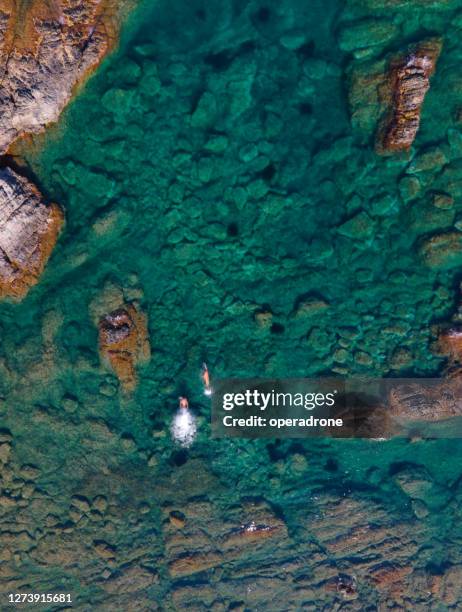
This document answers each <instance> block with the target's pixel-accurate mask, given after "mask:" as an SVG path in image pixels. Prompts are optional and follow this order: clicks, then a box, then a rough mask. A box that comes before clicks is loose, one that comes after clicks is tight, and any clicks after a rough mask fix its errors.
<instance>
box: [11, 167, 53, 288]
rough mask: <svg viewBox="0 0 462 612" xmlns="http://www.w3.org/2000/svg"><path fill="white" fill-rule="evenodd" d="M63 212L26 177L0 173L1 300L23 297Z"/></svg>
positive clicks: (50, 245)
mask: <svg viewBox="0 0 462 612" xmlns="http://www.w3.org/2000/svg"><path fill="white" fill-rule="evenodd" d="M62 224H63V213H62V211H61V209H60V208H59V206H57V205H56V204H50V205H46V204H45V203H44V201H43V197H42V195H41V194H40V192H39V191H38V189H37V188H36V187H35V186H34V185H33V184H32V183H30V182H29V181H28V180H27V179H26V178H24V177H23V176H20V175H19V174H16V173H15V172H13V170H10V169H9V168H5V169H3V170H0V297H13V298H22V297H23V296H24V295H25V294H26V293H27V291H28V289H29V288H30V287H31V286H32V285H35V283H36V282H37V280H38V277H39V276H40V274H41V273H42V271H43V268H44V267H45V264H46V262H47V260H48V258H49V256H50V254H51V251H52V250H53V247H54V245H55V243H56V239H57V237H58V234H59V231H60V229H61V226H62Z"/></svg>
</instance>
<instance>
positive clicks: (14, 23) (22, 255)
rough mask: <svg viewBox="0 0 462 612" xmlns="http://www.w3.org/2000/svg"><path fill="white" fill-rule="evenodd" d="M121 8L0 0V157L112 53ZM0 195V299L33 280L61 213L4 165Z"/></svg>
mask: <svg viewBox="0 0 462 612" xmlns="http://www.w3.org/2000/svg"><path fill="white" fill-rule="evenodd" d="M124 4H126V2H124V0H103V1H101V0H52V1H51V2H46V1H41V0H35V1H34V2H18V1H16V0H0V73H1V79H0V154H5V153H7V151H8V150H9V147H10V146H11V145H12V143H14V142H15V141H16V140H17V139H18V138H19V137H21V136H24V135H26V134H31V133H37V132H40V131H41V130H43V129H44V128H45V126H46V125H48V124H49V123H51V122H53V121H56V120H57V119H58V117H59V115H60V113H61V111H62V110H63V108H64V106H65V105H66V104H67V103H68V102H69V100H70V99H71V96H72V94H73V92H74V89H75V86H76V85H77V84H78V83H80V82H82V80H83V79H84V78H85V76H86V75H87V74H88V73H89V71H90V70H91V69H92V68H94V67H95V66H96V65H97V64H98V63H99V62H100V61H101V59H102V57H103V56H104V55H105V54H106V53H107V51H108V50H109V48H110V46H111V44H112V42H113V40H114V34H115V27H116V21H115V16H116V15H117V13H118V11H119V10H120V6H122V5H124ZM116 9H117V10H116ZM0 190H1V193H0V297H7V296H9V297H15V298H21V297H23V296H24V295H25V294H26V292H27V289H28V288H29V287H30V286H31V285H33V284H35V283H36V282H37V279H38V276H39V275H40V274H41V272H42V270H43V268H44V265H45V263H46V261H47V259H48V257H49V255H50V253H51V251H52V249H53V247H54V244H55V242H56V238H57V235H58V233H59V229H60V227H61V225H62V221H63V215H62V212H61V210H60V209H59V208H58V206H56V205H51V206H45V204H44V203H43V201H42V196H41V195H40V193H39V192H38V190H37V189H36V188H35V187H34V186H33V185H32V184H31V183H30V182H29V181H27V180H26V179H25V178H22V177H20V176H18V175H17V174H16V173H15V172H13V171H12V170H10V169H8V168H6V169H5V170H2V171H1V173H0Z"/></svg>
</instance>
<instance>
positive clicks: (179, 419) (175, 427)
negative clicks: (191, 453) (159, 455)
mask: <svg viewBox="0 0 462 612" xmlns="http://www.w3.org/2000/svg"><path fill="white" fill-rule="evenodd" d="M170 431H171V433H172V438H173V439H174V440H176V442H178V443H179V444H180V445H181V446H184V447H186V448H187V447H188V446H191V444H192V443H193V442H194V439H195V437H196V433H197V425H196V417H195V416H194V415H193V414H192V412H191V411H190V410H189V409H188V408H180V409H179V410H178V411H177V413H176V414H175V416H174V417H173V422H172V426H171V428H170Z"/></svg>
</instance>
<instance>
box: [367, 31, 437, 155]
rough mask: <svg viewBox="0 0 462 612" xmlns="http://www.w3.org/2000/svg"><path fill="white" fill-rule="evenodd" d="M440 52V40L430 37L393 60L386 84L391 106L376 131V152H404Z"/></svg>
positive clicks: (410, 140) (417, 122)
mask: <svg viewBox="0 0 462 612" xmlns="http://www.w3.org/2000/svg"><path fill="white" fill-rule="evenodd" d="M440 51H441V41H440V40H439V39H436V38H432V39H429V40H425V41H423V42H421V43H419V44H418V45H416V46H414V47H413V48H411V50H410V51H409V53H407V54H406V55H405V56H404V57H400V58H399V59H397V60H395V61H394V62H392V65H391V68H390V75H389V83H388V85H389V87H388V89H389V98H390V100H389V107H390V108H389V111H388V114H387V116H386V118H385V121H384V123H383V125H382V126H381V128H380V130H379V133H378V137H377V150H378V151H379V152H382V153H387V152H395V151H406V150H408V149H409V148H410V146H411V145H412V143H413V142H414V139H415V137H416V135H417V131H418V129H419V125H420V113H421V110H422V105H423V102H424V99H425V95H426V93H427V91H428V89H429V87H430V77H431V76H432V74H433V73H434V71H435V66H436V61H437V59H438V56H439V54H440Z"/></svg>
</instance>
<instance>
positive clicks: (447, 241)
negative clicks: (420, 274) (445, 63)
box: [420, 232, 462, 270]
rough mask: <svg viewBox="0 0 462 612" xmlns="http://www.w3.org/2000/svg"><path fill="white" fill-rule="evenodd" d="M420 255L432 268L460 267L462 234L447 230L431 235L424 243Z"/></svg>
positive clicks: (461, 260) (461, 261)
mask: <svg viewBox="0 0 462 612" xmlns="http://www.w3.org/2000/svg"><path fill="white" fill-rule="evenodd" d="M420 255H421V257H422V259H423V261H424V262H425V263H426V264H427V266H428V267H430V268H434V269H437V270H446V269H450V268H458V267H459V266H460V265H461V263H462V234H461V233H460V232H447V233H443V234H436V235H435V236H431V237H430V238H428V239H426V240H425V241H424V242H423V243H422V246H421V248H420Z"/></svg>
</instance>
